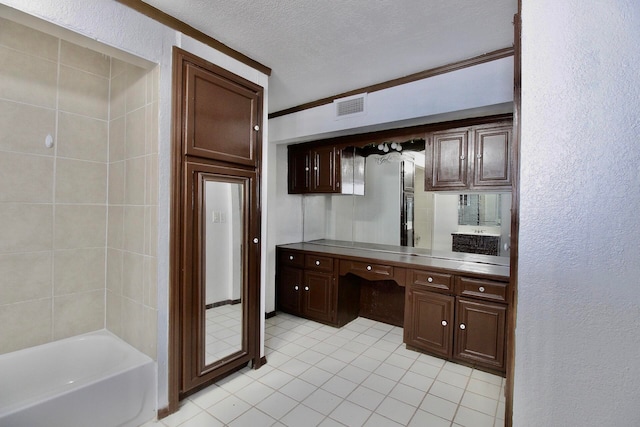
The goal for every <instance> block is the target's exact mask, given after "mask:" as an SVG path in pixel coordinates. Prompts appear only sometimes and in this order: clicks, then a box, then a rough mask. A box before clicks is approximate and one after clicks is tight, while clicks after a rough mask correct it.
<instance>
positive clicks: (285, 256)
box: [280, 251, 304, 268]
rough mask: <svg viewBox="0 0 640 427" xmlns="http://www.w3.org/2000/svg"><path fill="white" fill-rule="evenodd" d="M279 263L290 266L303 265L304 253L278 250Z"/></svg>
mask: <svg viewBox="0 0 640 427" xmlns="http://www.w3.org/2000/svg"><path fill="white" fill-rule="evenodd" d="M280 264H281V265H288V266H291V267H300V268H302V267H304V254H301V253H300V252H295V251H280Z"/></svg>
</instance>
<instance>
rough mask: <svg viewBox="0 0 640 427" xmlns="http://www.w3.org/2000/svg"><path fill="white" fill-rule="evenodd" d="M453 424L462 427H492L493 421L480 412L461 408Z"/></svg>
mask: <svg viewBox="0 0 640 427" xmlns="http://www.w3.org/2000/svg"><path fill="white" fill-rule="evenodd" d="M453 422H454V423H456V424H459V425H461V426H464V427H493V425H494V423H495V419H494V418H493V417H491V416H489V415H486V414H483V413H482V412H478V411H474V410H473V409H469V408H465V407H464V406H461V407H459V408H458V412H457V413H456V417H455V418H454V419H453Z"/></svg>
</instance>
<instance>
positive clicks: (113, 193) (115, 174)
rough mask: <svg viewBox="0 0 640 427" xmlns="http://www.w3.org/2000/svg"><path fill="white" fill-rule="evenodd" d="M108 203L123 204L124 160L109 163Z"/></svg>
mask: <svg viewBox="0 0 640 427" xmlns="http://www.w3.org/2000/svg"><path fill="white" fill-rule="evenodd" d="M108 200H109V204H110V205H123V204H124V161H122V162H115V163H109V199H108Z"/></svg>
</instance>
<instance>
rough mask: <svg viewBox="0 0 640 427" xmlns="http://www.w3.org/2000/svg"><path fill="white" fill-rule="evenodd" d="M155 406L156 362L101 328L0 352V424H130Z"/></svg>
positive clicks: (152, 411)
mask: <svg viewBox="0 0 640 427" xmlns="http://www.w3.org/2000/svg"><path fill="white" fill-rule="evenodd" d="M155 405H156V364H155V362H154V361H153V360H152V359H151V358H150V357H148V356H146V355H145V354H143V353H141V352H139V351H138V350H136V349H135V348H133V347H131V346H130V345H128V344H127V343H125V342H124V341H122V340H121V339H119V338H118V337H116V336H115V335H113V334H111V333H110V332H108V331H105V330H102V331H97V332H92V333H90V334H85V335H79V336H77V337H71V338H67V339H64V340H60V341H54V342H51V343H48V344H44V345H40V346H37V347H32V348H27V349H24V350H20V351H16V352H12V353H7V354H4V355H1V356H0V426H1V427H23V426H24V427H39V426H47V427H49V426H56V427H57V426H64V427H74V426H78V427H86V426H96V427H97V426H104V427H115V426H127V427H129V426H131V427H133V426H139V425H141V424H144V423H145V422H146V421H148V420H150V419H152V418H154V416H155Z"/></svg>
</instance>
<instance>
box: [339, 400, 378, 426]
mask: <svg viewBox="0 0 640 427" xmlns="http://www.w3.org/2000/svg"><path fill="white" fill-rule="evenodd" d="M329 416H330V417H331V418H333V419H334V420H336V421H339V422H341V423H342V424H344V425H346V426H349V427H358V426H362V425H363V424H364V423H365V422H366V421H367V419H368V418H369V417H370V416H371V411H370V410H368V409H365V408H363V407H362V406H358V405H356V404H355V403H351V402H349V401H346V400H345V401H343V402H342V403H341V404H340V405H338V407H337V408H336V409H334V410H333V412H332V413H331V414H330V415H329Z"/></svg>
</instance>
